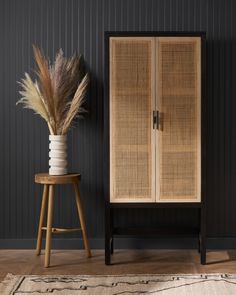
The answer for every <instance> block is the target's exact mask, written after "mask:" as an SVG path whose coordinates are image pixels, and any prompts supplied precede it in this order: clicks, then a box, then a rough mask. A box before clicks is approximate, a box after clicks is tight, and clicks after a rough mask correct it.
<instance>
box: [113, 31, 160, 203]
mask: <svg viewBox="0 0 236 295" xmlns="http://www.w3.org/2000/svg"><path fill="white" fill-rule="evenodd" d="M109 42H110V43H109V46H110V58H109V60H110V64H109V73H110V77H109V81H110V83H109V87H110V100H109V101H110V106H109V107H110V112H109V113H110V201H111V202H155V130H153V128H152V111H153V110H154V108H155V105H154V104H155V97H154V96H155V93H154V92H155V85H154V82H155V79H154V76H155V39H154V38H149V37H137V38H135V37H111V38H110V41H109Z"/></svg>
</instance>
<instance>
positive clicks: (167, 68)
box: [109, 37, 201, 203]
mask: <svg viewBox="0 0 236 295" xmlns="http://www.w3.org/2000/svg"><path fill="white" fill-rule="evenodd" d="M109 55H110V57H109V103H110V106H109V108H110V109H109V122H110V127H109V128H110V130H109V135H110V157H109V159H110V160H109V165H110V202H124V203H125V202H200V201H201V111H200V110H201V38H200V37H111V38H110V40H109ZM155 120H156V121H155Z"/></svg>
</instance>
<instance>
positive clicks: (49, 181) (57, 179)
mask: <svg viewBox="0 0 236 295" xmlns="http://www.w3.org/2000/svg"><path fill="white" fill-rule="evenodd" d="M79 180H80V174H66V175H61V176H54V175H49V174H48V173H39V174H36V175H35V182H36V183H40V184H43V185H44V189H43V197H42V205H41V212H40V219H39V228H38V239H37V248H36V254H37V255H40V253H41V247H42V234H43V230H45V231H46V232H47V233H46V245H45V263H44V266H45V267H48V266H49V264H50V251H51V236H52V233H56V234H59V233H66V232H74V231H82V235H83V240H84V246H85V249H86V251H87V256H88V257H91V251H90V247H89V242H88V238H87V233H86V226H85V221H84V214H83V209H82V203H81V199H80V190H79ZM56 184H73V186H74V190H75V199H76V205H77V209H78V214H79V219H80V226H81V228H71V229H63V228H53V227H52V218H53V199H54V185H56ZM47 199H48V214H47V227H44V226H43V221H44V216H45V211H46V205H47Z"/></svg>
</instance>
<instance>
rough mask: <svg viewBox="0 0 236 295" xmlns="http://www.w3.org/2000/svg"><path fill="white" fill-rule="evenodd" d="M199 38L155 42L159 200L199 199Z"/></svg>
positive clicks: (193, 200)
mask: <svg viewBox="0 0 236 295" xmlns="http://www.w3.org/2000/svg"><path fill="white" fill-rule="evenodd" d="M200 42H201V41H200V38H199V37H160V38H158V39H157V40H156V44H157V45H156V54H157V60H158V62H157V64H158V74H157V84H156V87H157V88H156V93H157V109H158V110H159V112H160V116H159V117H160V120H159V121H160V124H159V130H158V149H159V152H158V161H157V162H158V163H157V167H158V168H157V171H158V174H157V183H158V184H159V187H158V188H157V201H159V202H199V201H200V193H201V191H200V176H201V175H200V173H201V165H200V163H201V162H200V159H201V134H200V132H201V115H200V108H201V85H200V79H201V68H200V61H201V57H200V52H201V51H200V48H201V43H200Z"/></svg>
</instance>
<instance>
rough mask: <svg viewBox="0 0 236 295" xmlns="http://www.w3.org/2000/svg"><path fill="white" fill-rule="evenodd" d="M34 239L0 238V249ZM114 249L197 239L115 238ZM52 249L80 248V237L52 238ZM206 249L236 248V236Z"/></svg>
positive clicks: (171, 245) (193, 243)
mask: <svg viewBox="0 0 236 295" xmlns="http://www.w3.org/2000/svg"><path fill="white" fill-rule="evenodd" d="M35 246H36V239H0V249H34V248H35ZM90 246H91V248H92V249H104V239H103V238H98V239H90ZM114 246H115V248H116V249H196V248H197V239H194V238H183V239H181V238H175V239H173V238H172V239H171V238H169V239H150V238H146V239H143V238H116V239H115V242H114ZM52 247H53V248H54V249H82V248H83V241H82V239H53V245H52ZM207 248H208V249H236V238H231V237H229V238H208V239H207Z"/></svg>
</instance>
